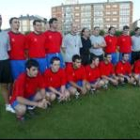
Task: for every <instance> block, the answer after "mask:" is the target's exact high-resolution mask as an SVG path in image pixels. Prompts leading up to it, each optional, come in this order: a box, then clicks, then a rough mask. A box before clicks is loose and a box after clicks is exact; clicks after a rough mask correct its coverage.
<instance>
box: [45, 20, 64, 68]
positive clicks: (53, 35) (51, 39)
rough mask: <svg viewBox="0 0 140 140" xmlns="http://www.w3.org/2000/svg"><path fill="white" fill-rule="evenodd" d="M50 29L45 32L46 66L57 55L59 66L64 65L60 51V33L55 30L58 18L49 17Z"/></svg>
mask: <svg viewBox="0 0 140 140" xmlns="http://www.w3.org/2000/svg"><path fill="white" fill-rule="evenodd" d="M49 25H50V29H49V30H47V31H46V32H45V36H46V43H47V45H46V47H47V48H46V58H47V67H48V68H49V67H50V62H51V59H52V58H53V57H59V59H60V66H61V68H63V67H64V61H63V57H62V55H61V53H60V51H61V45H62V35H61V33H60V32H58V31H57V27H58V20H57V19H56V18H51V19H50V21H49Z"/></svg>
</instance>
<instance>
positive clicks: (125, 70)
mask: <svg viewBox="0 0 140 140" xmlns="http://www.w3.org/2000/svg"><path fill="white" fill-rule="evenodd" d="M122 57H123V59H122V60H121V61H120V62H118V64H117V65H116V74H117V75H118V77H119V81H120V82H121V84H122V85H123V84H124V83H126V82H128V83H130V84H135V80H134V78H133V76H132V67H131V64H130V63H129V62H128V60H129V54H127V53H124V54H122Z"/></svg>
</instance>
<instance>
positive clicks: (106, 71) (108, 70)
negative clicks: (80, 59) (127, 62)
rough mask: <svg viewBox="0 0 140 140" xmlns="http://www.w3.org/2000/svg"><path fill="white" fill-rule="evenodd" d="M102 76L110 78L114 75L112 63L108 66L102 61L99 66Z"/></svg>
mask: <svg viewBox="0 0 140 140" xmlns="http://www.w3.org/2000/svg"><path fill="white" fill-rule="evenodd" d="M99 68H100V72H101V76H103V75H104V76H110V75H112V74H114V67H113V64H112V63H108V64H106V63H105V62H104V61H102V62H101V63H100V65H99Z"/></svg>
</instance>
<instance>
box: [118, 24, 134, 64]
mask: <svg viewBox="0 0 140 140" xmlns="http://www.w3.org/2000/svg"><path fill="white" fill-rule="evenodd" d="M129 32H130V29H129V27H128V26H124V27H123V34H122V35H121V36H119V38H118V46H119V51H120V56H119V60H122V59H123V58H122V54H123V53H127V54H129V62H131V52H132V40H131V36H130V35H129Z"/></svg>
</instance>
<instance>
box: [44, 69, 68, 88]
mask: <svg viewBox="0 0 140 140" xmlns="http://www.w3.org/2000/svg"><path fill="white" fill-rule="evenodd" d="M44 81H45V84H46V87H53V88H60V87H61V86H63V85H66V74H65V71H64V70H63V69H59V71H58V72H56V73H54V72H52V70H51V69H47V70H46V71H45V73H44Z"/></svg>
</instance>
